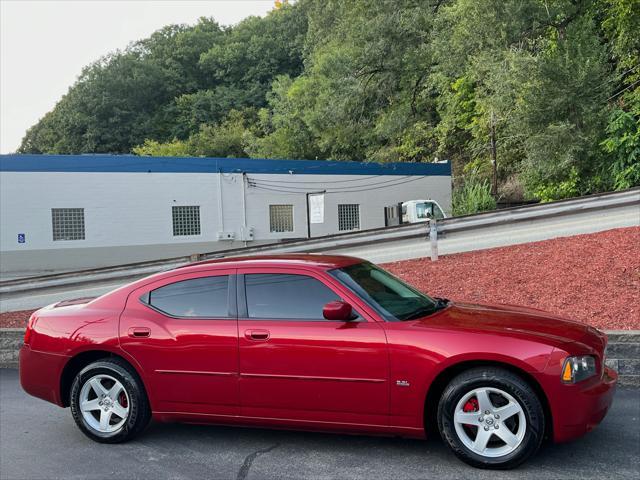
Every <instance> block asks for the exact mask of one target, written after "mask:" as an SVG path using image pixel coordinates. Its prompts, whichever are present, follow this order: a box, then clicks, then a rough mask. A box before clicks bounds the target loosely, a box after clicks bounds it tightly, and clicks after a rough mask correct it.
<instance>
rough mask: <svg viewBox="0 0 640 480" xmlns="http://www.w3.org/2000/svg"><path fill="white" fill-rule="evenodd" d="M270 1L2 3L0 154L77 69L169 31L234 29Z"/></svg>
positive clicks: (17, 0) (13, 145)
mask: <svg viewBox="0 0 640 480" xmlns="http://www.w3.org/2000/svg"><path fill="white" fill-rule="evenodd" d="M272 8H273V0H258V1H242V0H235V1H234V0H230V1H223V0H182V1H180V0H146V1H145V0H75V1H74V0H66V1H59V0H39V1H35V0H33V1H32V0H0V152H1V153H10V152H14V151H15V150H16V149H17V148H18V146H19V145H20V141H21V140H22V137H23V136H24V134H25V131H26V130H27V128H29V127H30V126H31V125H33V124H34V123H36V122H37V121H38V119H40V118H41V117H42V116H43V115H44V114H45V113H46V112H48V111H49V110H51V109H52V108H53V106H54V105H55V104H56V102H57V101H58V100H59V99H60V97H61V96H62V95H64V94H65V93H66V92H67V90H68V88H69V87H70V86H71V85H72V84H73V83H74V82H75V80H76V78H77V77H78V75H79V74H80V71H81V70H82V67H83V66H85V65H87V64H88V63H90V62H92V61H94V60H97V59H98V58H99V57H101V56H102V55H104V54H106V53H108V52H111V51H113V50H116V49H122V48H125V47H126V46H127V45H128V44H129V43H130V42H132V41H135V40H139V39H141V38H144V37H147V36H149V35H150V34H151V33H152V32H154V31H155V30H157V29H159V28H161V27H163V26H164V25H168V24H171V23H190V24H192V23H195V22H196V21H197V20H198V18H199V17H203V16H205V17H213V18H215V19H216V20H217V21H218V22H219V23H221V24H225V25H231V24H235V23H237V22H239V21H240V20H242V19H243V18H245V17H247V16H250V15H264V14H266V12H268V11H269V10H271V9H272Z"/></svg>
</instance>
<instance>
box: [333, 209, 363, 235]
mask: <svg viewBox="0 0 640 480" xmlns="http://www.w3.org/2000/svg"><path fill="white" fill-rule="evenodd" d="M338 230H340V231H341V232H342V231H348V230H360V205H358V204H357V203H346V204H342V205H338Z"/></svg>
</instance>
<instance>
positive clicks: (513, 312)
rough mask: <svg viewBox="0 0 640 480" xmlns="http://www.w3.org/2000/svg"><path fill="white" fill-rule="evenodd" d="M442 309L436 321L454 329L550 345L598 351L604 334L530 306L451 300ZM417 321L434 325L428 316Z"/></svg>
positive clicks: (601, 348) (604, 336)
mask: <svg viewBox="0 0 640 480" xmlns="http://www.w3.org/2000/svg"><path fill="white" fill-rule="evenodd" d="M442 313H443V315H437V320H436V319H434V320H436V323H437V324H439V325H440V326H443V327H447V328H455V329H456V330H457V329H462V330H479V331H483V332H486V331H491V332H495V333H499V334H500V333H502V334H512V335H525V336H532V337H535V338H538V339H547V340H549V343H552V344H554V345H558V344H566V343H575V342H579V343H583V344H585V345H587V346H589V347H591V348H593V349H594V350H596V351H598V352H602V351H603V350H604V348H605V346H606V335H605V334H604V333H602V332H600V331H598V330H596V329H595V328H593V327H590V326H588V325H584V324H582V323H579V322H576V321H572V320H569V319H566V318H562V317H560V316H557V315H553V314H551V313H548V312H544V311H542V310H537V309H534V308H526V307H518V306H513V305H499V306H494V305H477V304H468V303H455V304H451V305H450V306H449V307H448V308H446V309H445V310H444V311H443V312H442ZM421 322H424V324H425V326H427V325H429V324H431V326H434V325H433V323H432V322H431V321H430V318H429V317H427V318H424V319H422V320H421Z"/></svg>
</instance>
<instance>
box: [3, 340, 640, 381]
mask: <svg viewBox="0 0 640 480" xmlns="http://www.w3.org/2000/svg"><path fill="white" fill-rule="evenodd" d="M605 333H606V334H607V336H608V337H609V344H608V345H607V353H606V360H605V361H606V364H607V366H609V367H610V368H613V369H614V370H616V371H617V372H618V375H619V381H618V384H619V385H620V386H625V387H636V388H640V330H607V331H606V332H605ZM23 337H24V328H0V368H17V367H18V352H19V351H20V347H21V346H22V339H23Z"/></svg>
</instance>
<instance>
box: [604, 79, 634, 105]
mask: <svg viewBox="0 0 640 480" xmlns="http://www.w3.org/2000/svg"><path fill="white" fill-rule="evenodd" d="M639 83H640V79H638V80H636V81H635V82H633V83H632V84H631V85H627V86H626V87H624V88H623V89H622V90H620V91H619V92H618V93H615V94H613V95H611V96H610V97H609V98H607V102H608V101H609V100H613V99H614V98H616V97H617V96H618V95H620V94H621V93H623V92H624V91H626V90H629V89H630V88H633V87H635V86H636V85H637V84H639Z"/></svg>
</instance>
